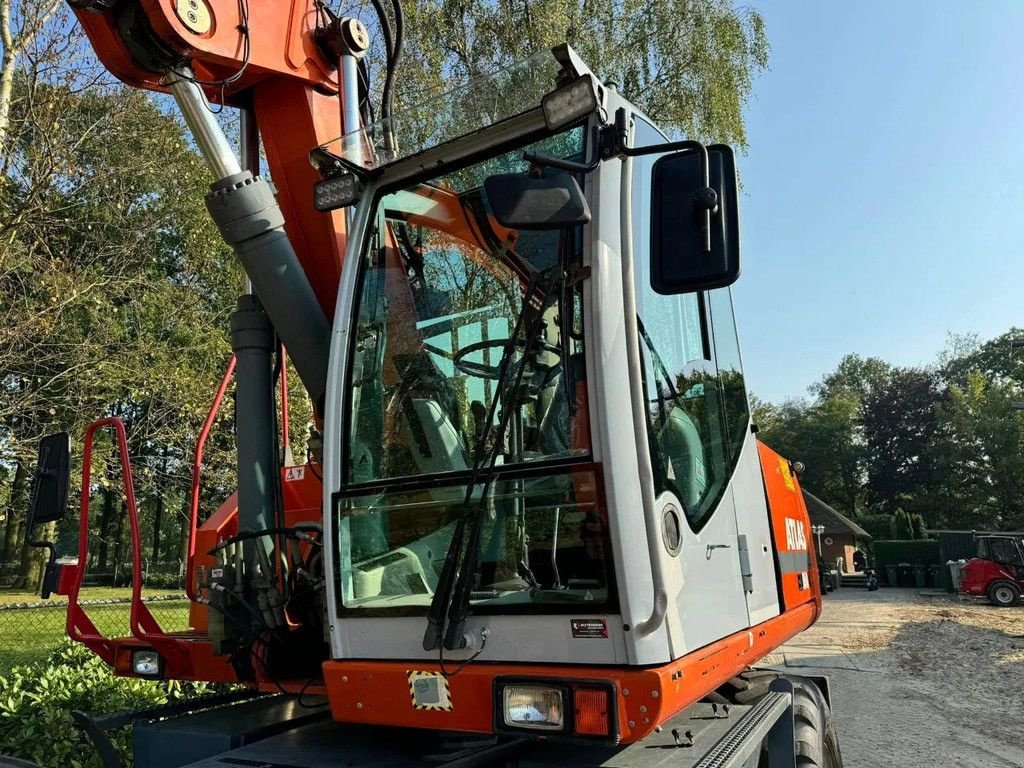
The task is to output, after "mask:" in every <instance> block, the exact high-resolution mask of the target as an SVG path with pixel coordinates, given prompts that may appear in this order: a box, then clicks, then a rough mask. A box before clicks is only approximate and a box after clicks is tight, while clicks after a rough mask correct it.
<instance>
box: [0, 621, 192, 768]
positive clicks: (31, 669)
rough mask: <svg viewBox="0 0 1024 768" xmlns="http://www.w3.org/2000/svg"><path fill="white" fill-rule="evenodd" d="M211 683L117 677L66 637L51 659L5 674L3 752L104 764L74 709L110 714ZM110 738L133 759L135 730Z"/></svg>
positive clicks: (0, 704)
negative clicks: (79, 726) (77, 719)
mask: <svg viewBox="0 0 1024 768" xmlns="http://www.w3.org/2000/svg"><path fill="white" fill-rule="evenodd" d="M208 687H209V686H207V685H206V684H203V683H184V684H183V683H180V682H176V681H174V682H152V681H149V680H138V679H133V678H123V677H115V676H114V674H113V672H112V671H111V669H110V667H108V666H107V665H106V664H105V663H104V662H103V661H101V660H100V659H99V658H98V657H97V656H95V655H94V654H93V653H92V652H91V651H89V650H88V649H87V648H85V647H84V646H82V645H79V644H78V643H73V642H71V641H70V640H65V641H64V644H63V645H62V646H61V647H60V648H59V649H58V650H56V651H55V652H54V653H53V655H52V656H51V657H50V659H49V660H48V661H46V662H39V663H35V664H29V665H26V666H23V667H15V668H14V669H12V670H11V671H10V672H9V673H8V674H7V675H6V676H3V677H0V755H11V756H13V757H20V758H23V759H26V760H34V761H35V762H37V763H39V764H40V765H41V766H43V768H50V767H51V766H52V767H53V768H99V766H100V763H99V758H98V757H97V755H96V750H95V749H94V748H93V746H92V743H91V742H90V741H89V740H88V738H87V737H86V736H85V735H84V734H83V733H82V732H81V731H80V730H79V728H78V726H77V725H75V723H74V721H73V720H72V719H71V710H73V709H81V710H84V711H86V712H88V713H90V714H110V713H112V712H118V711H121V710H124V709H138V708H143V707H152V706H157V705H159V704H165V703H167V701H169V700H171V699H177V698H188V697H191V696H194V695H198V694H200V693H203V692H205V691H206V690H207V689H208ZM111 738H112V740H113V742H114V744H115V746H116V747H117V749H118V751H119V752H120V753H121V757H122V760H124V761H125V764H126V765H130V761H131V733H130V731H129V730H128V729H121V730H120V731H117V732H114V733H112V734H111Z"/></svg>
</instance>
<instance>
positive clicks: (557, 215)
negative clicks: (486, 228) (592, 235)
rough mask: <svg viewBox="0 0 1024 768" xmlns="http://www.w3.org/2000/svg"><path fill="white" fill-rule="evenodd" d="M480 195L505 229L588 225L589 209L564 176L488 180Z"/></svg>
mask: <svg viewBox="0 0 1024 768" xmlns="http://www.w3.org/2000/svg"><path fill="white" fill-rule="evenodd" d="M484 194H485V195H486V197H487V202H488V204H489V205H490V206H491V211H492V212H493V213H494V217H495V218H496V219H497V220H498V222H499V223H500V224H501V225H502V226H503V227H508V228H509V229H529V230H550V229H563V228H565V227H573V226H576V225H577V224H586V223H587V222H589V221H590V206H588V205H587V200H586V198H585V197H583V191H582V190H581V189H580V185H579V184H577V183H576V179H575V178H573V177H572V176H571V175H570V174H568V173H562V172H558V171H551V170H547V171H545V172H544V175H543V176H531V175H528V174H525V173H501V174H497V175H495V176H488V177H487V179H485V180H484Z"/></svg>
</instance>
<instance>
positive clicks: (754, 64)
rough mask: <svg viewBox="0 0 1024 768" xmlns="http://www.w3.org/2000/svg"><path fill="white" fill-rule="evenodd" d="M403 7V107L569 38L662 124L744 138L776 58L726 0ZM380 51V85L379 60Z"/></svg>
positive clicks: (756, 25)
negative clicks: (762, 76)
mask: <svg viewBox="0 0 1024 768" xmlns="http://www.w3.org/2000/svg"><path fill="white" fill-rule="evenodd" d="M403 8H404V10H405V17H406V18H405V30H406V39H405V48H404V54H403V60H402V64H401V68H400V76H399V87H398V93H397V97H398V102H399V107H403V106H404V107H408V106H409V105H414V104H422V103H424V102H427V101H431V102H432V103H434V104H435V105H436V108H437V109H444V108H445V105H444V104H443V103H441V104H439V103H437V102H436V101H434V100H435V99H436V96H437V94H439V93H441V92H444V91H446V90H449V89H450V88H452V86H453V84H455V83H459V82H462V81H465V80H467V79H469V78H472V77H475V76H478V75H480V74H481V73H491V72H495V71H497V70H501V69H503V68H506V67H508V66H509V65H511V64H513V63H515V62H517V61H521V60H523V59H525V58H527V57H528V56H530V55H532V54H535V53H537V52H539V51H543V50H544V49H546V48H551V47H552V46H554V45H557V44H559V43H562V42H569V44H570V45H572V46H573V47H574V49H575V50H576V51H577V52H578V53H579V54H580V56H581V57H582V59H583V60H584V61H585V62H586V63H587V64H588V65H589V66H590V67H591V68H593V70H594V72H596V73H598V75H599V76H600V77H602V78H607V79H610V80H612V81H614V82H615V83H617V84H618V86H619V87H620V89H621V90H622V92H623V93H624V94H625V95H626V96H627V98H630V99H632V100H634V101H635V102H636V103H637V104H638V105H639V106H640V107H641V109H642V110H643V111H644V112H646V113H647V114H648V115H649V116H650V117H651V118H653V119H654V120H655V121H656V122H658V123H660V124H661V125H662V126H663V127H665V128H666V129H669V130H672V131H676V132H680V133H683V134H686V135H688V136H691V137H694V138H701V139H704V140H707V141H724V142H728V143H732V144H736V145H739V146H740V147H745V146H746V131H745V128H744V125H743V114H742V111H743V106H744V104H745V103H746V102H747V100H748V99H749V98H750V95H751V92H752V87H753V81H754V78H755V77H756V75H757V74H758V73H759V72H761V71H763V70H764V69H766V68H767V66H768V54H769V45H768V38H767V35H766V33H765V25H764V20H763V19H762V17H761V15H760V14H759V13H758V12H757V11H755V10H753V9H751V8H749V7H747V6H737V5H734V4H733V3H732V2H729V0H667V1H664V0H625V1H624V2H621V3H605V4H595V3H591V2H588V1H587V0H537V1H536V2H529V3H521V2H510V1H509V0H497V2H493V3H464V2H452V0H415V2H405V3H403ZM339 13H340V15H345V14H347V13H358V14H359V15H361V16H362V17H363V18H364V19H365V20H368V21H372V20H373V19H374V14H373V11H372V9H370V4H369V3H368V2H366V1H365V0H351V1H350V2H347V3H343V4H342V6H341V9H340V11H339ZM371 26H375V25H374V24H371ZM375 39H377V40H378V41H379V40H380V36H379V35H378V36H375ZM378 48H379V46H378ZM374 53H375V54H376V55H372V54H371V60H374V61H376V62H377V65H376V66H375V67H374V70H375V77H374V79H375V80H376V81H378V82H379V81H380V79H381V77H380V73H379V70H380V65H379V62H380V61H381V58H382V56H381V52H380V50H376V51H374ZM502 98H505V99H507V98H508V94H507V93H503V94H502Z"/></svg>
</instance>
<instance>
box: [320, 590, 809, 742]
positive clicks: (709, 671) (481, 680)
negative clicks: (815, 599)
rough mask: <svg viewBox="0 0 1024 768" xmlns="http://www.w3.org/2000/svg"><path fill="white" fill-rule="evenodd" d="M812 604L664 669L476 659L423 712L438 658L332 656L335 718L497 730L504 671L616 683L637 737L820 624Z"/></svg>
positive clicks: (624, 725)
mask: <svg viewBox="0 0 1024 768" xmlns="http://www.w3.org/2000/svg"><path fill="white" fill-rule="evenodd" d="M815 611H816V609H815V606H814V605H813V604H806V605H803V606H800V607H799V608H796V609H794V610H792V611H789V612H787V613H785V614H783V615H781V616H778V617H776V618H774V619H770V620H769V621H766V622H764V623H763V624H759V625H758V626H756V627H753V628H751V629H750V630H744V631H742V632H737V633H736V634H734V635H731V636H729V637H726V638H724V639H722V640H719V641H718V642H716V643H713V644H711V645H709V646H707V647H705V648H701V649H700V650H698V651H695V652H693V653H690V654H688V655H686V656H683V657H682V658H680V659H677V660H676V661H674V662H672V663H671V664H666V665H664V666H660V667H634V668H630V667H595V666H568V665H547V664H488V663H484V662H475V663H473V664H470V665H469V666H467V667H466V668H465V669H463V670H462V671H461V672H459V673H458V675H454V676H452V677H449V678H448V686H449V691H450V697H451V702H452V709H451V711H447V712H445V711H431V710H417V709H415V708H414V707H413V705H412V699H411V697H410V693H409V673H410V672H413V671H431V672H437V671H439V669H440V668H439V666H438V665H437V664H436V663H433V662H421V661H416V662H400V661H399V662H395V661H328V662H325V663H324V666H323V670H324V681H325V685H326V688H327V694H328V697H329V700H330V705H331V713H332V715H333V716H334V719H335V720H338V721H341V722H347V723H365V724H373V725H393V726H400V727H409V728H430V729H436V730H445V731H468V732H473V733H491V732H492V731H493V717H494V711H495V707H496V702H495V701H494V695H493V686H494V680H495V678H497V677H501V676H516V677H520V678H522V677H527V678H530V679H533V678H536V679H537V681H538V682H541V683H543V682H544V681H545V680H552V679H562V680H565V679H572V680H600V681H602V682H612V683H614V684H615V689H616V696H617V698H618V701H617V708H618V713H619V723H618V730H619V736H620V741H622V742H624V743H628V742H632V741H637V740H638V739H642V738H643V737H644V736H646V735H647V734H649V733H650V732H651V731H653V730H654V729H655V728H656V727H657V726H658V725H660V724H662V723H664V722H665V721H667V720H669V719H670V718H672V717H673V716H675V715H676V714H678V713H679V712H681V711H682V710H683V709H685V708H686V707H688V706H689V705H690V704H692V703H693V702H695V701H698V700H699V699H701V698H702V697H704V696H705V695H707V694H708V693H709V692H711V691H713V690H714V689H715V688H717V687H718V686H720V685H721V684H722V683H724V682H725V681H726V680H728V679H729V678H730V677H733V676H734V675H736V674H737V673H738V672H740V671H741V670H743V669H744V668H745V667H747V666H749V665H750V664H753V663H754V662H756V661H757V660H758V659H760V658H762V657H764V656H765V655H766V654H767V653H769V652H771V651H772V650H773V649H774V648H777V647H778V646H779V645H781V644H782V643H784V642H785V641H786V640H788V639H789V638H791V637H793V636H794V635H796V634H797V633H799V632H801V631H803V630H804V629H806V628H807V627H809V626H810V625H811V624H812V623H813V622H814V617H815Z"/></svg>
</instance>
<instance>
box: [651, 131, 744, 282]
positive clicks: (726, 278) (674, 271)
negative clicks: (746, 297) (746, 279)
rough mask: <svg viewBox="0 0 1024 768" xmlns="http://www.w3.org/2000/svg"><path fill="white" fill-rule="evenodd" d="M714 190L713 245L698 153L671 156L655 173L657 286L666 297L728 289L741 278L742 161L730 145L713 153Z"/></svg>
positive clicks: (653, 274) (654, 261) (711, 177)
mask: <svg viewBox="0 0 1024 768" xmlns="http://www.w3.org/2000/svg"><path fill="white" fill-rule="evenodd" d="M707 151H708V171H709V180H710V186H711V189H712V190H714V192H715V195H716V197H717V200H714V201H713V202H714V203H717V205H716V207H713V208H712V209H711V220H710V226H711V230H710V245H711V249H710V251H708V249H707V243H708V233H707V232H705V221H706V219H705V211H707V210H708V204H707V203H708V200H707V197H706V195H707V190H706V188H705V186H704V179H703V174H702V173H701V164H700V157H699V155H698V153H697V152H693V151H685V152H677V153H675V154H671V155H665V156H664V157H662V158H660V159H659V160H658V161H657V162H655V163H654V168H653V170H652V173H651V287H652V288H653V289H654V290H655V291H657V292H658V293H662V294H675V293H688V292H690V291H707V290H711V289H712V288H723V287H725V286H727V285H732V283H734V282H736V278H738V277H739V275H740V236H739V211H738V201H737V185H736V162H735V159H734V157H733V153H732V149H730V148H729V147H727V146H725V145H724V144H714V145H712V146H709V147H708V148H707Z"/></svg>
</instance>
